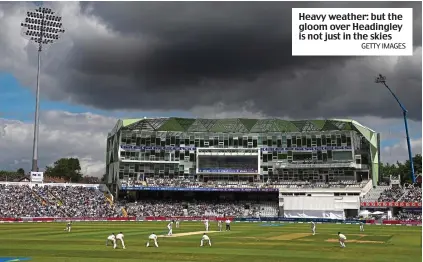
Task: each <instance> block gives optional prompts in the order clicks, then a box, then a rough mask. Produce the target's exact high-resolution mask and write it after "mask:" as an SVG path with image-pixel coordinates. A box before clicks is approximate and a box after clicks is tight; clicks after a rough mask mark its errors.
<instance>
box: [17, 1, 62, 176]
mask: <svg viewBox="0 0 423 262" xmlns="http://www.w3.org/2000/svg"><path fill="white" fill-rule="evenodd" d="M61 21H62V17H60V16H57V15H54V12H53V11H52V10H51V9H50V8H45V7H39V8H37V9H35V10H34V11H32V12H27V16H26V18H25V22H24V23H21V26H22V28H23V29H24V36H25V37H27V38H28V39H29V40H30V41H33V42H35V43H36V44H37V45H38V66H37V89H36V93H35V121H34V141H33V148H32V169H31V170H32V171H34V172H37V171H38V163H37V161H38V132H39V124H40V122H39V121H40V116H39V109H40V67H41V51H42V50H43V45H47V44H53V43H54V42H56V41H57V40H58V39H59V35H60V34H62V33H64V32H65V30H64V29H63V28H62V22H61Z"/></svg>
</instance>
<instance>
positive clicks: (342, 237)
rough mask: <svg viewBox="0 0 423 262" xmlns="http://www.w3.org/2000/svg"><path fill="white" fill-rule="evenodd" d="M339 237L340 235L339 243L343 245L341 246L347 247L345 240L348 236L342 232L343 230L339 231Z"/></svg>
mask: <svg viewBox="0 0 423 262" xmlns="http://www.w3.org/2000/svg"><path fill="white" fill-rule="evenodd" d="M338 237H339V244H340V245H341V247H346V246H345V240H347V237H346V236H345V235H344V234H341V232H338Z"/></svg>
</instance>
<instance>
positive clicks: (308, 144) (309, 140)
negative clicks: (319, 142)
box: [307, 138, 311, 147]
mask: <svg viewBox="0 0 423 262" xmlns="http://www.w3.org/2000/svg"><path fill="white" fill-rule="evenodd" d="M307 147H311V138H307Z"/></svg>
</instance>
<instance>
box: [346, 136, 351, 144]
mask: <svg viewBox="0 0 423 262" xmlns="http://www.w3.org/2000/svg"><path fill="white" fill-rule="evenodd" d="M347 146H351V137H347Z"/></svg>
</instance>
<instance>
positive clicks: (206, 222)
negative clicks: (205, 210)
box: [204, 218, 209, 231]
mask: <svg viewBox="0 0 423 262" xmlns="http://www.w3.org/2000/svg"><path fill="white" fill-rule="evenodd" d="M204 227H205V228H206V231H209V220H208V219H207V218H206V219H205V220H204Z"/></svg>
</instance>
